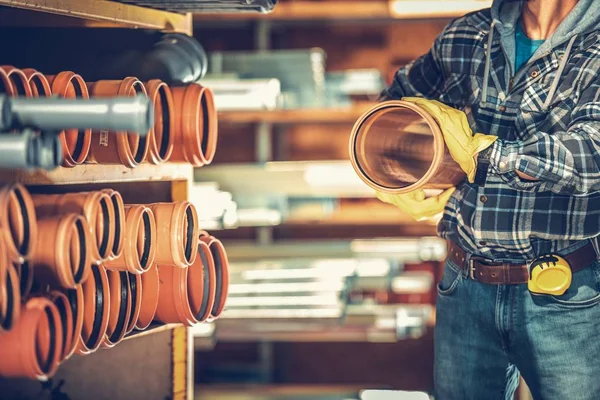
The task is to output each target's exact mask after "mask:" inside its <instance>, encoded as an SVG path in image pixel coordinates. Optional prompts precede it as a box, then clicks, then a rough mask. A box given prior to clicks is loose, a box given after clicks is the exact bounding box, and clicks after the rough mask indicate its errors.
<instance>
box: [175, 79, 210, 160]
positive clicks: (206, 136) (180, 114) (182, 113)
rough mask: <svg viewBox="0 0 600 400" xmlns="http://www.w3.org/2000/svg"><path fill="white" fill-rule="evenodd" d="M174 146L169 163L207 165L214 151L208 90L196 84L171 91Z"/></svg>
mask: <svg viewBox="0 0 600 400" xmlns="http://www.w3.org/2000/svg"><path fill="white" fill-rule="evenodd" d="M171 93H172V94H173V104H174V106H175V124H176V125H175V143H174V149H173V154H172V155H171V161H172V162H187V163H190V164H192V165H194V166H196V167H201V166H203V165H207V164H210V163H211V162H212V160H213V158H214V156H215V152H216V150H217V140H218V133H219V132H218V122H217V109H216V107H215V101H214V95H213V92H212V90H210V89H209V88H205V87H203V86H201V85H198V84H197V83H191V84H189V85H186V86H181V87H172V88H171Z"/></svg>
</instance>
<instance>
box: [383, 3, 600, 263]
mask: <svg viewBox="0 0 600 400" xmlns="http://www.w3.org/2000/svg"><path fill="white" fill-rule="evenodd" d="M491 22H492V19H491V16H490V10H489V9H488V10H483V11H479V12H476V13H472V14H470V15H467V16H465V17H462V18H460V19H457V20H455V21H453V22H452V23H450V24H449V25H448V26H447V27H446V28H445V30H444V31H443V32H442V33H441V34H440V36H439V37H438V38H437V39H436V41H435V43H434V45H433V47H432V49H431V50H430V51H429V53H427V54H425V55H424V56H422V57H421V58H419V59H417V60H415V61H414V62H412V63H411V64H409V65H407V66H406V67H404V68H401V69H400V70H399V71H398V72H397V74H396V75H395V79H394V82H393V83H392V85H391V86H390V87H389V88H387V89H386V90H385V91H384V93H383V94H384V98H388V99H399V98H402V97H404V96H421V97H425V98H429V99H436V100H439V101H441V102H443V103H445V104H447V105H449V106H452V107H455V108H458V109H460V110H462V111H464V112H465V113H466V114H467V116H468V119H469V123H470V125H471V128H472V129H473V131H474V132H481V133H485V134H490V135H496V136H498V138H499V140H497V141H496V142H495V144H494V145H493V147H492V152H491V166H490V172H489V174H488V179H487V182H486V184H485V186H484V187H480V186H476V185H473V184H469V183H468V182H464V183H461V184H460V185H459V186H458V187H457V190H456V191H455V193H454V194H453V196H452V198H451V199H450V201H449V202H448V204H447V205H446V209H445V212H444V216H443V218H442V220H441V222H440V224H439V225H438V233H439V234H440V236H442V237H444V238H446V239H450V240H453V241H455V242H457V243H458V244H459V245H460V246H461V247H463V248H464V249H465V250H467V251H470V252H473V253H475V254H479V255H481V256H485V257H489V258H493V259H496V260H523V259H531V258H534V257H535V256H537V255H540V254H542V253H546V252H550V251H561V250H563V251H564V250H566V249H569V250H570V249H575V248H577V247H579V246H581V245H583V244H585V243H586V239H588V238H591V237H594V236H596V235H598V234H599V233H600V32H599V31H593V32H589V33H586V34H582V35H579V36H578V37H577V38H576V39H575V41H574V42H573V43H572V48H571V50H570V51H569V53H568V55H567V56H568V62H567V64H566V66H565V68H564V70H563V71H562V73H561V74H560V76H561V79H560V81H559V85H558V86H557V88H556V91H555V93H554V94H553V96H551V99H550V100H547V98H548V97H549V96H550V95H551V93H550V91H551V90H550V88H551V85H552V82H553V80H554V77H555V76H556V74H557V71H558V69H559V68H558V67H559V63H560V61H561V57H562V56H563V54H564V53H565V52H566V49H567V47H568V43H564V44H562V45H559V46H558V47H556V48H554V49H553V51H552V52H550V53H548V54H545V55H544V56H543V57H541V58H539V59H537V60H536V61H534V62H530V63H528V64H525V65H524V66H523V67H522V68H521V70H519V71H518V72H517V73H516V74H515V75H514V77H513V76H511V75H512V73H511V63H510V61H509V60H507V58H506V56H505V53H504V51H503V48H502V46H501V43H500V35H499V33H497V32H493V40H492V42H491V48H490V49H487V42H488V34H489V32H490V25H491ZM486 51H490V52H491V53H490V57H491V59H490V61H491V68H490V71H489V76H488V82H489V86H488V89H487V97H486V98H485V99H482V91H483V90H482V87H483V83H484V69H485V60H486ZM545 103H547V107H545ZM515 170H519V171H521V172H523V173H525V174H527V175H530V176H532V177H535V178H537V179H538V181H525V180H521V179H520V178H519V177H518V175H517V174H516V173H515Z"/></svg>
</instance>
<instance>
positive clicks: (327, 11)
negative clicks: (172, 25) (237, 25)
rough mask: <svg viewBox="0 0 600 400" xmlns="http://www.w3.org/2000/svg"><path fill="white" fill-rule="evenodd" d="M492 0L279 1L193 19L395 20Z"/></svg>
mask: <svg viewBox="0 0 600 400" xmlns="http://www.w3.org/2000/svg"><path fill="white" fill-rule="evenodd" d="M490 4H491V1H489V0H372V1H357V0H354V1H352V0H346V1H330V2H325V1H307V0H304V1H301V0H297V1H293V2H280V3H279V4H277V6H275V9H274V10H273V12H271V13H268V14H260V13H237V14H234V13H225V14H217V13H215V14H194V21H196V22H204V21H219V20H220V21H223V20H238V21H239V20H272V21H310V20H329V21H342V20H386V19H387V20H393V19H424V18H456V17H460V16H462V15H464V14H466V13H468V12H471V11H475V10H479V9H482V8H486V7H489V6H490Z"/></svg>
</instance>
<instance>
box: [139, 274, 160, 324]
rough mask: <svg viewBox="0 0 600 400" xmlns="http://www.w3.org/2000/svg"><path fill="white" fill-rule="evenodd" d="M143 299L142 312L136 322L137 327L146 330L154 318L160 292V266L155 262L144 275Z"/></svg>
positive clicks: (142, 277) (142, 276)
mask: <svg viewBox="0 0 600 400" xmlns="http://www.w3.org/2000/svg"><path fill="white" fill-rule="evenodd" d="M141 279H142V288H141V293H142V300H141V305H140V313H139V315H138V319H137V322H136V324H135V327H136V329H139V330H144V329H146V328H147V327H148V326H150V323H151V322H152V320H153V319H154V315H155V314H156V307H157V305H158V294H159V292H158V291H159V275H158V268H157V266H156V265H155V264H153V265H152V266H151V267H150V268H148V270H146V271H145V272H144V273H143V274H142V275H141Z"/></svg>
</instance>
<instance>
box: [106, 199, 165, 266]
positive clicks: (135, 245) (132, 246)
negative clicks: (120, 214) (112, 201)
mask: <svg viewBox="0 0 600 400" xmlns="http://www.w3.org/2000/svg"><path fill="white" fill-rule="evenodd" d="M122 236H123V242H124V243H123V251H122V252H121V255H120V256H119V257H117V258H115V259H113V260H109V261H107V262H106V263H105V264H104V265H105V267H106V268H108V269H114V270H119V271H129V272H131V273H133V274H141V273H143V272H144V271H147V270H148V269H149V268H150V267H151V266H152V263H153V262H154V256H155V254H156V241H157V238H156V223H155V221H154V214H153V213H152V210H150V208H148V207H146V206H144V205H128V206H125V229H124V231H123V235H122Z"/></svg>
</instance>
